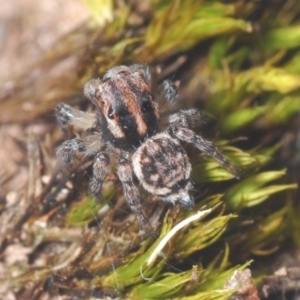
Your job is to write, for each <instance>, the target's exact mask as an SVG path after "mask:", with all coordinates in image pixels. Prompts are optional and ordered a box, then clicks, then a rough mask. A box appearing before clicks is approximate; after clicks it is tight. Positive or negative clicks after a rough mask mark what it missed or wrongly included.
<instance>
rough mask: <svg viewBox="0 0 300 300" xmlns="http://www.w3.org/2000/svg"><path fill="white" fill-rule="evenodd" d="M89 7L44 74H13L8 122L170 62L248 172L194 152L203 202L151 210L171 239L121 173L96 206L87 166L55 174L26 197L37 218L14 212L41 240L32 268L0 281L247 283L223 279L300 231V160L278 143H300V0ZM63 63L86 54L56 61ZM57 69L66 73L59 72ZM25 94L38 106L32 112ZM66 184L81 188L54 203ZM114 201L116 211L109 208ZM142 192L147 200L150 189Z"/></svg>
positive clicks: (205, 294) (165, 285) (210, 290)
mask: <svg viewBox="0 0 300 300" xmlns="http://www.w3.org/2000/svg"><path fill="white" fill-rule="evenodd" d="M85 2H86V3H87V4H88V5H89V6H90V9H91V11H92V12H93V17H92V18H91V19H90V20H89V21H88V22H86V23H85V24H82V26H81V27H80V28H78V29H76V30H74V31H73V32H71V33H70V34H68V35H66V36H65V37H63V38H61V39H60V40H59V41H58V42H57V46H56V47H54V48H53V49H52V50H51V51H50V52H48V53H46V54H45V58H44V60H43V61H42V62H41V63H40V64H39V65H38V66H36V68H37V69H41V70H42V71H41V72H40V75H39V76H28V74H26V76H20V77H18V78H17V79H16V80H17V81H16V82H17V85H18V89H16V90H15V91H14V93H12V94H11V95H9V96H7V97H6V98H5V99H1V108H2V109H1V110H0V120H1V122H2V123H4V122H5V120H8V119H9V120H10V122H17V123H28V122H34V118H39V119H41V118H42V117H43V116H44V115H45V114H52V109H53V107H54V106H55V105H56V104H57V103H58V102H60V101H64V102H71V103H72V104H73V105H74V104H76V105H78V106H80V107H86V105H85V104H83V102H84V101H85V100H84V99H83V97H82V96H81V95H82V92H81V90H82V87H83V84H84V82H85V81H86V80H87V79H89V78H91V77H98V76H101V75H102V74H103V73H104V72H105V71H106V70H107V69H108V68H110V67H112V66H115V65H118V64H121V63H147V64H150V66H152V67H153V68H154V69H155V67H157V66H160V67H161V70H162V71H161V73H158V75H157V76H158V80H161V79H164V78H165V77H170V78H173V76H175V79H179V80H180V81H181V87H180V95H179V101H182V102H184V105H182V106H185V107H192V106H194V105H195V106H197V107H199V108H202V109H204V110H206V111H207V112H208V113H209V114H210V115H212V116H213V117H215V118H216V120H217V122H216V123H217V125H216V126H214V128H217V129H218V130H217V132H218V134H217V133H216V130H213V132H208V133H207V130H208V129H206V127H205V124H204V125H203V126H202V132H203V134H204V135H206V134H208V135H210V136H215V138H214V142H215V144H216V145H218V147H219V148H220V149H221V150H222V151H223V153H224V154H225V155H226V156H227V157H228V158H229V159H230V161H232V162H233V163H234V164H235V165H236V166H237V167H238V168H239V169H240V179H234V178H233V176H232V175H231V174H229V173H228V172H227V171H226V170H224V169H223V168H222V167H220V166H219V164H218V163H217V162H215V161H214V160H213V159H212V158H210V157H206V156H203V155H202V154H198V153H196V152H195V151H193V152H192V151H191V152H192V153H191V157H192V162H193V175H192V178H193V182H194V190H195V191H194V194H195V198H196V207H195V210H193V211H184V210H179V211H178V210H176V209H171V211H170V212H169V213H167V214H165V213H162V211H163V209H161V208H160V206H159V205H155V204H154V208H151V209H150V210H151V215H154V217H153V218H154V219H155V220H156V221H155V222H156V224H157V225H158V227H159V232H160V234H159V235H158V237H157V238H146V239H142V238H140V237H139V236H138V235H137V231H138V230H137V226H136V225H137V224H136V221H135V219H134V216H133V215H132V214H130V213H129V212H128V210H127V211H126V212H124V210H126V205H125V204H124V198H123V196H122V192H121V191H120V189H119V186H118V183H117V182H115V180H110V179H108V180H107V182H106V185H105V189H104V193H103V202H102V204H101V205H99V204H95V203H93V200H92V199H91V198H90V197H89V196H88V195H87V194H86V192H84V191H83V189H80V188H79V187H78V186H77V185H76V183H77V182H79V181H80V180H81V179H78V178H79V177H80V174H82V173H85V174H86V173H87V174H88V172H89V169H88V167H87V168H83V169H79V170H77V172H74V173H73V174H71V175H69V177H68V178H62V177H59V176H58V177H56V175H57V174H55V175H53V177H52V178H53V181H52V183H51V184H52V186H51V185H50V186H49V185H48V186H47V187H45V188H44V191H43V193H42V196H40V197H38V198H37V200H36V202H35V203H36V205H37V207H35V208H33V207H32V206H28V208H27V210H26V211H25V212H24V215H25V216H26V217H25V218H23V219H21V220H20V219H18V218H16V221H15V222H16V227H18V228H19V230H20V231H21V232H23V233H24V234H26V235H30V240H26V243H28V244H29V246H30V247H32V249H33V251H32V253H33V254H31V255H32V256H33V258H32V260H33V261H34V263H33V264H31V265H29V264H27V265H26V264H25V265H21V266H20V265H12V266H9V267H11V268H13V269H15V270H17V272H16V273H17V274H19V275H18V276H12V277H11V278H9V280H2V279H1V283H3V284H4V283H5V284H7V285H8V286H9V287H10V288H11V289H14V290H15V291H18V293H19V294H20V293H21V292H22V291H23V290H27V291H28V290H30V291H32V293H34V291H35V290H37V289H39V288H40V287H41V286H43V287H45V291H47V292H48V291H50V290H51V292H49V293H50V295H51V296H52V297H55V296H56V295H58V294H62V295H71V296H73V297H77V298H80V297H82V298H88V297H91V298H92V297H96V295H101V297H104V296H105V295H110V296H111V297H120V298H122V299H167V298H168V299H190V300H192V299H227V298H228V297H229V296H230V295H232V294H233V293H234V292H235V291H236V289H225V282H226V281H227V280H229V279H230V278H231V277H232V275H233V272H234V271H236V270H242V269H244V268H246V267H248V265H249V263H248V261H249V260H250V259H251V258H252V257H253V255H256V256H257V255H268V254H271V253H274V252H275V251H278V250H279V249H280V248H281V247H282V246H284V244H285V242H286V241H288V240H289V241H290V240H293V241H294V243H295V244H299V240H300V239H299V236H298V235H299V234H298V232H300V231H299V226H300V224H299V221H298V218H297V213H299V207H298V206H297V204H296V203H295V199H294V198H295V193H294V191H295V189H297V184H296V183H294V181H295V180H292V179H291V174H290V173H289V172H288V171H287V169H286V168H287V167H289V168H290V169H292V166H293V165H298V162H299V159H298V158H297V156H296V153H295V152H294V151H293V149H292V150H291V149H290V148H289V147H283V145H282V144H281V142H282V140H284V138H285V137H287V136H292V142H291V143H293V144H295V139H296V132H297V131H298V128H297V114H298V111H299V105H300V100H299V99H300V65H299V61H300V60H299V55H300V36H299V26H300V24H299V22H298V21H297V17H298V15H299V12H300V4H298V3H297V2H293V1H277V2H276V3H275V4H273V5H268V6H267V5H266V6H264V5H263V4H262V3H261V2H259V1H250V2H249V1H243V0H239V1H235V2H231V1H226V2H225V1H223V2H222V1H193V0H188V1H180V0H176V1H171V0H165V1H156V0H152V1H150V0H149V1H143V4H142V3H140V2H139V1H128V3H126V4H125V3H124V2H121V1H120V2H118V4H116V3H112V1H103V2H102V1H98V2H95V1H88V0H86V1H85ZM102 19H105V20H106V22H102V23H101V22H100V21H101V20H102ZM66 58H69V59H70V58H74V59H75V61H76V63H75V64H69V65H68V64H67V65H65V66H63V67H59V65H60V64H61V63H62V62H64V60H65V59H66ZM55 68H60V69H61V72H54V70H55ZM164 70H168V71H167V72H165V71H164ZM34 71H35V70H33V71H32V74H34ZM36 87H38V89H37V88H36ZM28 95H30V101H31V102H32V107H31V108H30V109H28V108H27V109H26V110H25V109H23V107H24V103H27V101H28ZM41 99H42V101H41ZM209 127H210V128H211V126H209ZM51 138H52V139H53V141H52V145H55V143H56V142H58V140H59V139H61V136H59V134H58V133H57V132H55V133H51ZM283 148H285V149H284V150H285V152H284V151H283V150H282V149H283ZM286 152H288V154H285V155H284V153H286ZM53 155H54V149H53ZM286 157H288V160H287V159H286ZM52 172H53V173H52V174H54V170H53V169H52ZM296 179H297V178H296ZM68 181H70V182H72V183H73V185H75V187H77V189H78V191H79V193H78V194H77V195H74V193H71V194H70V195H68V196H67V197H65V198H63V200H62V201H59V200H57V198H58V194H59V192H60V191H61V190H62V189H63V188H65V185H66V184H67V182H68ZM70 189H71V190H72V188H70ZM56 190H57V192H54V191H56ZM75 191H77V190H76V189H75ZM202 191H203V194H202ZM111 200H112V202H113V203H114V206H112V207H111V209H110V213H108V217H106V216H103V215H98V211H99V210H100V209H101V208H103V207H105V205H104V204H106V203H109V202H110V201H111ZM145 200H150V199H149V197H148V198H147V196H145ZM47 201H49V203H50V202H51V205H50V208H47V207H48V206H47V205H48V202H47ZM53 201H54V202H53ZM45 202H47V203H46V204H45ZM145 202H146V201H145ZM45 207H46V208H45ZM209 208H212V209H213V211H212V213H211V214H209V215H208V216H205V217H204V218H201V219H200V220H197V221H195V222H194V223H192V224H189V225H188V226H186V227H184V228H183V229H181V230H180V231H178V232H177V233H176V234H175V235H174V236H173V237H172V239H170V241H169V242H168V244H167V245H166V246H165V247H164V248H163V250H162V252H161V253H159V256H158V257H157V258H156V261H155V263H153V264H151V265H147V259H148V258H149V256H150V255H151V253H152V252H153V251H154V249H155V248H156V247H157V245H158V244H159V242H160V241H161V240H162V239H163V237H164V236H165V235H166V234H167V233H168V232H170V231H171V230H172V228H173V227H174V226H175V225H176V224H178V223H179V222H180V221H182V220H184V219H186V218H188V217H189V216H191V215H193V214H194V213H195V212H196V211H199V210H204V209H209ZM145 209H146V208H145ZM41 220H46V221H44V222H45V224H46V225H45V226H44V227H43V226H39V223H40V222H41ZM160 222H161V223H162V226H161V228H160V226H159V223H160ZM245 224H246V225H245ZM87 225H89V226H87ZM58 227H59V228H60V231H58V232H57V231H55V229H57V228H58ZM28 228H29V229H28ZM11 236H13V234H12V235H11ZM10 243H11V244H13V240H9V241H8V244H10ZM49 244H50V245H51V246H52V247H53V249H55V250H54V251H53V252H51V251H49V250H48V251H49V252H47V250H45V253H44V254H43V255H42V257H43V261H42V263H41V262H39V261H38V259H36V260H35V259H34V255H37V254H36V253H37V250H35V249H36V248H37V247H38V246H39V245H49ZM55 247H57V248H55ZM45 248H46V249H47V247H45ZM60 249H63V252H61V250H60ZM222 252H224V253H222ZM261 275H263V274H261ZM29 282H31V283H32V286H31V287H28V283H29ZM47 287H48V289H47ZM220 291H221V292H220ZM53 299H55V298H53Z"/></svg>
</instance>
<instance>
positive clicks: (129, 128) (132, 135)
mask: <svg viewBox="0 0 300 300" xmlns="http://www.w3.org/2000/svg"><path fill="white" fill-rule="evenodd" d="M135 70H137V71H135ZM147 76H148V75H147V74H146V72H145V71H144V70H142V69H140V70H139V69H138V66H136V65H133V66H131V67H125V66H118V67H115V68H112V69H111V70H109V71H108V72H107V73H106V74H105V76H104V78H103V81H102V82H101V81H100V80H97V79H94V80H91V81H89V82H87V83H86V85H85V88H84V91H85V94H86V96H88V98H90V99H92V101H93V102H94V103H95V104H96V106H97V107H98V108H99V109H100V112H101V115H100V118H99V123H100V127H101V131H102V133H103V138H104V139H105V140H106V141H108V142H110V143H111V144H112V145H113V146H114V147H116V148H118V149H121V150H124V151H133V150H134V149H136V148H137V147H138V146H139V145H141V143H143V142H144V141H145V140H146V139H147V138H148V137H150V136H152V135H153V134H154V133H155V132H156V131H157V129H158V128H157V125H158V120H159V115H158V106H157V104H156V103H155V102H154V100H153V95H152V93H151V90H150V86H149V84H148V83H147V81H146V80H147V78H146V77H147Z"/></svg>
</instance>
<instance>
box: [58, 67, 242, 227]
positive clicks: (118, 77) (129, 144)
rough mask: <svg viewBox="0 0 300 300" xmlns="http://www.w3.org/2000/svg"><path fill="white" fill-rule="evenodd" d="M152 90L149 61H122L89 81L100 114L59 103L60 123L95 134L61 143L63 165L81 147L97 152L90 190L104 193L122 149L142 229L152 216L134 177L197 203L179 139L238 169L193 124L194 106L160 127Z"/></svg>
mask: <svg viewBox="0 0 300 300" xmlns="http://www.w3.org/2000/svg"><path fill="white" fill-rule="evenodd" d="M160 90H163V92H164V98H165V101H167V102H173V101H174V98H175V97H176V94H177V92H176V88H175V85H174V84H172V83H171V82H170V81H164V82H163V83H162V84H161V89H160ZM155 92H156V91H152V90H151V76H150V73H149V71H148V68H147V67H146V66H142V65H132V66H117V67H114V68H112V69H110V70H109V71H108V72H107V73H106V74H105V75H104V77H103V80H102V81H101V80H100V79H92V80H90V81H88V82H87V83H86V84H85V87H84V94H85V95H86V96H87V98H89V99H90V100H91V101H92V103H93V104H94V105H95V106H96V109H97V112H96V114H91V113H86V112H82V111H79V110H76V109H74V108H72V107H70V106H69V105H67V104H63V103H61V104H59V105H58V106H57V107H56V109H55V114H56V117H57V120H58V123H59V124H60V125H61V126H62V127H65V126H66V125H67V124H68V123H70V124H73V125H75V126H77V127H80V128H83V129H93V134H91V135H89V136H87V137H86V138H83V139H73V140H68V141H66V142H64V143H63V144H62V145H61V146H60V147H59V149H58V158H59V161H60V163H61V165H62V166H63V167H69V166H70V165H72V164H73V163H74V159H75V156H76V155H77V154H79V153H81V154H83V155H85V156H89V157H92V158H93V159H94V164H93V177H92V179H91V181H90V191H91V193H92V194H93V196H94V197H95V198H99V195H100V193H101V187H102V182H103V180H104V179H105V176H106V169H107V166H108V164H109V157H110V154H111V153H112V150H116V151H113V152H114V153H118V155H119V163H118V172H117V173H118V177H119V179H120V181H121V183H122V185H123V190H124V194H125V197H126V200H127V202H128V204H129V206H130V207H131V209H132V211H133V212H134V213H135V214H136V216H137V218H138V220H139V223H140V228H141V231H144V230H145V229H147V230H148V229H149V228H147V227H148V226H149V225H148V221H147V218H146V216H145V215H144V213H143V210H142V206H141V201H140V196H139V192H138V189H137V187H136V185H135V184H134V178H135V177H136V178H137V179H138V180H139V182H140V183H141V185H142V186H143V187H144V188H145V189H146V190H147V191H148V192H150V193H151V194H153V195H154V196H156V197H158V198H160V199H161V200H163V201H165V202H169V203H172V204H177V203H179V204H181V205H182V206H183V207H184V208H192V207H193V206H194V200H193V198H192V196H191V195H190V189H191V182H190V173H191V164H190V162H189V159H188V157H187V154H186V152H185V151H184V149H183V148H182V147H181V145H180V141H183V142H187V143H191V144H193V145H194V146H196V147H197V148H198V149H199V150H201V151H203V152H204V153H206V154H208V155H211V156H213V157H214V158H215V159H217V160H218V161H219V162H220V164H221V165H222V166H224V167H225V168H227V169H228V170H229V171H230V172H231V173H233V174H234V175H236V174H237V172H236V169H235V168H234V166H232V165H231V164H230V163H229V161H228V160H227V159H226V158H225V157H224V156H223V154H222V153H221V152H220V150H218V148H216V146H214V145H213V144H212V143H211V142H210V141H207V140H205V139H203V138H202V137H201V136H199V135H197V134H196V133H195V132H194V131H193V130H192V129H193V128H195V127H196V126H197V125H198V124H199V122H200V113H199V112H198V111H197V110H195V109H189V110H181V111H179V112H178V113H176V114H172V115H171V116H170V117H169V120H168V127H167V129H166V130H164V131H163V132H159V131H158V130H159V112H158V104H157V102H156V101H155V100H156V99H155V98H154V95H155Z"/></svg>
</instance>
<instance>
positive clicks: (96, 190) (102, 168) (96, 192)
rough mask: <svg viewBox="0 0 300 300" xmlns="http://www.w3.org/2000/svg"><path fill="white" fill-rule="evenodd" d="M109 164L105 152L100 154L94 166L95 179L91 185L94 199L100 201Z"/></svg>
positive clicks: (91, 181) (93, 178) (90, 188)
mask: <svg viewBox="0 0 300 300" xmlns="http://www.w3.org/2000/svg"><path fill="white" fill-rule="evenodd" d="M108 164H109V157H108V155H107V154H106V153H104V152H99V153H98V154H97V155H96V157H95V161H94V164H93V177H92V179H91V180H90V183H89V190H90V192H91V194H92V195H93V197H94V198H95V199H97V200H99V199H100V193H101V189H102V184H103V181H104V179H105V177H106V172H107V166H108Z"/></svg>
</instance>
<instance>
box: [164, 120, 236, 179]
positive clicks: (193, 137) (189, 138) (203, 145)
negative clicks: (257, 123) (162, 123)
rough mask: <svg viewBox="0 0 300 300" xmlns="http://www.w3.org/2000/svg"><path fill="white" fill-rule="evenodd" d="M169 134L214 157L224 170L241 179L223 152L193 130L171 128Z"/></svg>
mask: <svg viewBox="0 0 300 300" xmlns="http://www.w3.org/2000/svg"><path fill="white" fill-rule="evenodd" d="M169 132H170V134H171V135H172V136H174V137H175V138H177V139H179V140H181V141H183V142H187V143H190V144H193V145H194V146H195V147H197V148H198V149H199V150H200V151H202V152H204V153H205V154H207V155H210V156H212V157H214V158H215V159H216V160H217V161H218V162H219V163H220V164H221V165H222V166H223V167H224V168H226V169H227V170H228V171H229V172H230V173H231V174H233V175H234V176H235V177H236V178H239V171H238V169H237V168H236V167H235V166H233V165H232V164H231V163H230V162H229V161H228V160H227V158H226V157H225V156H224V155H223V154H222V152H221V151H220V150H219V149H218V148H217V147H216V146H215V145H214V144H213V143H212V142H210V141H208V140H205V139H204V138H202V137H201V136H200V135H197V134H196V133H195V132H194V131H192V130H191V129H188V128H185V127H176V126H175V127H171V128H169Z"/></svg>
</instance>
